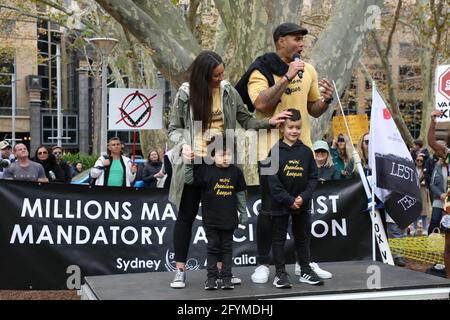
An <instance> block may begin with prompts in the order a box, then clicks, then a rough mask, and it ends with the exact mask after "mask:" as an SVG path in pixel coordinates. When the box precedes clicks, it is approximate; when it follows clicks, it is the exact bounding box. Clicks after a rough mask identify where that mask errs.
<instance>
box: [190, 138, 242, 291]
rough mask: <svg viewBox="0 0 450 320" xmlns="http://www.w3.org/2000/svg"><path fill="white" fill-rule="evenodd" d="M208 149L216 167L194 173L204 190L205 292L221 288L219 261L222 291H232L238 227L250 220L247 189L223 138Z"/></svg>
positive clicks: (196, 170) (207, 167)
mask: <svg viewBox="0 0 450 320" xmlns="http://www.w3.org/2000/svg"><path fill="white" fill-rule="evenodd" d="M208 149H209V154H211V156H212V158H213V160H214V164H212V165H207V164H202V165H198V166H195V168H194V170H193V171H194V185H196V186H199V187H201V202H202V219H203V226H204V228H205V232H206V239H207V240H208V245H207V250H208V251H207V271H208V279H207V280H206V282H205V290H214V289H217V288H218V281H217V280H218V278H219V270H218V268H217V261H222V270H221V278H222V289H233V288H234V286H233V284H232V282H231V277H232V273H231V267H232V251H233V233H234V229H236V227H237V226H238V223H241V224H243V223H245V221H246V220H247V219H248V215H247V210H246V204H245V190H246V188H247V186H246V183H245V179H244V175H243V173H242V171H241V170H240V169H239V168H238V167H236V166H234V165H233V164H231V159H232V148H227V146H226V140H225V139H224V138H223V137H221V136H219V137H216V138H215V139H213V141H212V143H210V144H209V146H208ZM238 210H239V218H238V214H237V212H238Z"/></svg>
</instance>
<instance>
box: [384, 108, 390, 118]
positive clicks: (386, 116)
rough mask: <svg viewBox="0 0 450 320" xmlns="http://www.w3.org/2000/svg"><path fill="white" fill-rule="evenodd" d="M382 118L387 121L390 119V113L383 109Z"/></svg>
mask: <svg viewBox="0 0 450 320" xmlns="http://www.w3.org/2000/svg"><path fill="white" fill-rule="evenodd" d="M383 118H384V119H386V120H389V119H390V118H391V113H390V112H389V109H388V108H384V109H383Z"/></svg>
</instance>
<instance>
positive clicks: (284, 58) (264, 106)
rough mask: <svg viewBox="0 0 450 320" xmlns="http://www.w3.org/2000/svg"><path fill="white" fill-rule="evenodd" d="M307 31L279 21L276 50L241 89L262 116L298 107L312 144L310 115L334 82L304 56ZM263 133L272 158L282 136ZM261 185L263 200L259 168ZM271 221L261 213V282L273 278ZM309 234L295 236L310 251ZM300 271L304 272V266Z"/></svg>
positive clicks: (262, 146)
mask: <svg viewBox="0 0 450 320" xmlns="http://www.w3.org/2000/svg"><path fill="white" fill-rule="evenodd" d="M307 33H308V31H307V30H306V29H305V28H302V27H300V26H299V25H297V24H295V23H292V22H286V23H282V24H281V25H279V26H278V27H277V28H276V29H275V31H274V32H273V40H274V42H275V48H276V52H270V53H266V54H264V55H262V56H260V57H258V58H257V59H256V60H255V61H254V62H253V63H252V64H251V65H250V67H249V68H248V70H247V71H246V73H245V74H244V75H243V76H242V78H241V79H240V80H239V82H238V83H237V85H236V89H237V90H238V92H239V94H240V95H241V97H242V100H243V101H244V103H245V104H246V105H247V106H248V108H249V109H250V111H253V110H256V112H255V114H256V117H257V118H270V117H272V116H273V115H274V114H276V113H279V112H281V111H283V110H286V109H288V108H295V109H298V110H299V111H300V114H301V118H302V120H303V121H302V128H301V129H302V130H301V137H300V139H301V141H302V142H303V143H304V144H305V145H307V146H308V147H310V148H311V147H312V141H311V126H310V122H309V115H311V116H313V117H315V118H318V117H320V116H321V115H322V114H323V113H324V112H325V111H326V110H327V109H328V106H329V105H330V103H331V102H332V100H333V87H332V85H331V84H330V82H329V81H328V80H326V79H322V80H320V81H318V79H317V72H316V70H315V68H314V67H313V66H312V65H311V64H309V63H306V62H304V61H302V60H301V57H300V55H301V52H302V51H303V36H305V35H306V34H307ZM319 86H320V87H321V89H319ZM263 138H265V139H261V137H260V139H258V160H259V161H263V160H264V159H266V158H267V156H268V152H269V150H270V149H271V148H272V146H273V144H274V143H275V142H277V141H278V139H279V137H271V133H270V132H269V133H268V135H267V137H263ZM263 140H265V141H263ZM260 184H261V200H262V201H263V202H264V200H265V198H266V197H267V194H268V187H267V183H266V179H265V177H264V173H263V172H260ZM297 220H298V219H295V218H294V217H293V219H292V223H293V225H294V224H296V223H298V221H297ZM271 225H272V224H271V221H270V220H269V219H268V216H264V215H258V220H257V229H256V240H257V247H258V258H257V260H258V261H257V262H258V264H259V267H258V268H257V269H256V270H255V273H253V275H252V281H253V282H256V283H265V282H267V281H268V277H269V268H268V264H269V252H270V247H271V243H270V239H271V236H270V233H271ZM309 237H310V235H309ZM309 237H308V238H302V239H298V237H294V238H295V239H294V240H295V245H296V247H297V246H302V247H308V250H309ZM312 267H313V269H315V270H314V271H316V273H318V275H319V276H321V275H322V276H323V277H331V274H330V273H328V272H323V273H322V271H323V270H321V269H319V268H318V266H317V264H312ZM314 267H315V268H314ZM297 271H298V273H300V270H297ZM296 273H297V272H296Z"/></svg>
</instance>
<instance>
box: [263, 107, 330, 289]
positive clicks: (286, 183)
mask: <svg viewBox="0 0 450 320" xmlns="http://www.w3.org/2000/svg"><path fill="white" fill-rule="evenodd" d="M288 111H289V112H291V114H292V116H291V117H290V118H289V119H286V121H285V122H284V123H283V124H282V125H281V126H280V131H281V133H282V134H283V138H282V139H280V140H279V141H278V142H277V143H276V144H275V145H274V146H273V148H272V149H271V151H270V153H269V158H268V160H270V162H272V164H273V162H274V161H275V163H277V167H278V170H277V172H276V173H275V174H272V175H268V176H267V177H266V178H265V179H262V182H261V183H262V184H263V183H264V184H265V186H263V188H264V189H266V190H269V194H268V195H266V196H265V197H264V199H263V200H264V201H262V203H261V212H260V214H264V215H269V216H270V218H271V221H272V253H273V260H274V264H275V270H276V275H275V279H274V281H273V285H274V286H275V287H277V288H291V287H292V284H291V282H290V280H289V276H288V274H287V272H286V267H285V257H284V245H285V242H286V233H287V229H288V223H289V217H290V216H292V232H293V234H294V237H295V238H297V241H296V243H295V246H296V248H295V249H296V253H297V256H298V260H299V264H300V266H301V270H302V273H301V276H300V282H307V283H310V284H319V283H323V281H322V280H321V279H320V278H319V277H318V276H317V275H316V274H315V273H314V271H313V270H312V269H311V268H310V266H309V263H310V262H311V261H309V259H310V258H309V238H310V236H309V233H310V229H309V228H310V227H311V222H310V215H311V214H310V207H311V206H310V200H311V198H312V195H313V191H314V189H315V187H316V184H317V165H316V162H315V160H314V156H313V153H312V151H311V149H310V148H308V147H307V146H305V145H304V144H303V143H302V142H301V141H300V140H299V139H300V133H301V126H302V120H301V116H300V112H299V111H298V110H296V109H288ZM276 151H278V156H276V155H277V152H276ZM264 166H267V167H269V166H270V163H266V164H264Z"/></svg>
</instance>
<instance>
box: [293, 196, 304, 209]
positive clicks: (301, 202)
mask: <svg viewBox="0 0 450 320" xmlns="http://www.w3.org/2000/svg"><path fill="white" fill-rule="evenodd" d="M294 203H296V204H297V205H298V207H299V208H300V207H301V206H302V205H303V198H302V197H300V196H298V197H297V198H295V202H294Z"/></svg>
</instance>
